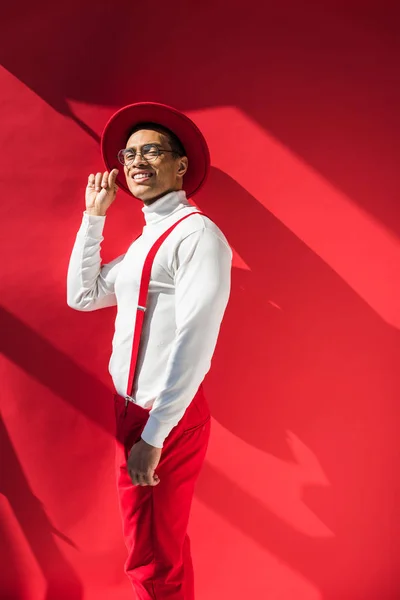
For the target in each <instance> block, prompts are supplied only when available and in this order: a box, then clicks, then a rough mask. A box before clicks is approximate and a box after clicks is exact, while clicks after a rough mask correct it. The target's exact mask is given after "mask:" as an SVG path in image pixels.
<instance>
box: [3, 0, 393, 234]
mask: <svg viewBox="0 0 400 600" xmlns="http://www.w3.org/2000/svg"><path fill="white" fill-rule="evenodd" d="M367 4H368V3H367ZM369 4H371V3H369ZM384 4H385V6H384V7H383V6H382V5H381V4H379V5H378V4H376V6H375V7H371V6H370V5H369V6H367V5H366V3H364V4H363V5H362V6H361V5H360V3H359V2H357V1H354V0H349V2H347V3H345V4H344V3H343V5H342V6H340V7H339V6H338V2H337V1H335V0H322V1H320V2H316V0H311V1H309V2H308V3H307V8H305V7H304V5H303V4H301V3H298V2H296V1H295V0H284V1H283V2H280V3H267V4H266V3H265V2H263V1H262V0H255V1H254V2H253V3H252V8H251V10H249V11H243V6H242V4H240V3H239V2H237V0H232V2H231V4H230V10H229V11H227V10H226V3H224V2H221V1H218V0H216V1H214V2H212V3H210V2H205V3H203V4H202V7H201V10H193V9H192V7H191V5H190V4H187V5H185V4H182V3H178V2H176V1H172V5H171V3H169V4H164V5H163V4H162V3H158V5H157V13H156V15H155V18H154V19H152V23H151V30H150V29H149V28H148V27H145V26H143V27H137V26H136V24H137V23H138V22H141V23H147V17H148V15H147V7H146V6H145V5H143V6H140V5H137V4H133V3H131V2H129V0H120V2H119V3H118V8H117V10H116V9H115V7H114V6H113V5H112V4H110V3H109V2H105V1H100V2H97V3H96V5H95V9H94V4H93V3H91V2H88V3H82V2H79V1H78V0H71V1H70V2H69V3H68V5H67V4H64V5H63V7H62V10H60V8H59V6H58V5H56V4H51V3H48V2H47V0H39V2H36V3H35V4H34V5H33V4H32V3H30V2H28V1H25V2H24V1H23V0H22V1H21V2H19V3H18V4H17V5H13V4H10V3H9V4H8V5H7V6H5V7H3V10H2V23H3V30H2V44H1V47H0V62H1V64H2V65H3V66H4V68H5V69H7V70H8V71H9V72H10V73H12V74H14V75H15V77H16V78H17V79H18V80H19V81H21V82H23V83H24V84H25V85H26V86H28V87H29V88H30V89H31V90H33V91H34V92H35V93H36V94H37V95H38V96H39V97H40V98H42V99H43V100H44V101H45V102H47V103H48V104H49V105H50V106H52V107H53V108H54V109H55V110H57V111H58V112H59V113H60V114H62V115H65V116H66V117H68V118H72V119H73V120H75V121H76V122H77V123H78V125H79V126H80V127H82V128H83V129H85V131H86V132H87V133H88V134H89V135H91V137H93V138H94V139H98V136H97V134H96V133H95V132H94V131H92V130H91V129H90V128H87V126H85V125H84V123H83V121H82V120H80V119H79V117H78V116H75V115H74V111H73V110H72V109H71V108H70V103H71V102H74V101H76V102H78V103H83V104H93V105H102V106H118V107H119V106H122V105H124V104H128V103H131V102H134V101H137V100H143V99H152V100H160V101H163V102H166V103H170V104H173V105H175V106H177V107H179V108H184V109H185V110H198V109H203V108H207V107H215V106H226V105H234V106H238V107H240V109H241V110H243V111H244V112H245V113H246V114H247V115H249V116H250V117H251V118H253V119H255V120H256V121H257V122H258V123H259V124H260V125H261V126H262V127H263V128H264V129H265V130H267V131H268V132H269V133H270V134H271V135H273V136H275V137H276V138H277V139H279V140H280V141H281V142H282V143H283V144H284V145H285V146H287V147H288V148H290V149H291V151H292V152H293V153H296V154H297V155H298V156H301V157H302V158H303V159H304V160H305V162H307V164H309V165H311V166H312V168H313V169H315V170H317V171H318V172H320V173H321V174H322V176H323V177H324V179H326V180H327V181H330V182H331V183H332V185H334V186H335V187H336V188H337V189H340V190H342V191H344V193H345V194H346V196H347V197H349V198H352V200H353V201H354V202H358V203H359V204H360V205H361V206H363V208H365V209H366V210H367V211H369V212H370V213H371V214H373V215H374V216H375V217H376V218H378V219H379V220H380V221H381V222H382V223H384V224H385V226H386V227H387V228H389V229H391V230H394V231H395V232H398V231H399V213H398V210H397V166H398V165H397V160H396V157H397V154H398V153H397V137H396V134H395V124H396V123H397V107H398V101H399V99H398V86H397V80H396V78H395V77H394V76H393V73H396V72H397V70H398V61H399V38H398V36H397V37H396V36H394V35H393V25H392V24H393V23H394V22H395V21H396V22H397V19H396V18H395V16H396V15H395V10H396V4H395V3H392V5H388V3H384ZM171 6H174V8H175V10H173V9H172V10H171ZM355 14H356V15H357V18H355ZM87 23H91V27H92V30H93V31H101V29H102V27H103V26H104V23H107V38H108V39H109V40H112V43H106V44H96V43H93V42H92V39H91V36H90V34H89V33H88V31H87ZM221 31H223V32H224V34H223V35H221ZM204 32H207V34H206V35H207V43H204ZM152 36H153V37H154V38H155V39H162V40H163V42H162V61H163V62H162V64H163V65H168V68H160V58H161V54H160V50H159V47H158V45H157V44H154V45H151V44H149V42H148V40H149V38H151V37H152ZM21 39H23V40H24V44H21ZM132 43H134V44H135V45H137V47H141V48H146V50H145V51H143V52H142V56H141V60H140V61H139V64H135V65H134V69H135V76H132V74H131V71H130V69H129V68H127V66H126V65H127V63H129V60H128V59H127V58H125V57H128V56H130V55H129V52H130V48H131V44H132ZM27 48H29V52H27V50H26V49H27ZM183 49H184V51H183ZM183 73H184V76H183V75H182V74H183ZM138 81H140V84H139V85H138ZM238 82H240V83H238ZM143 90H145V93H146V98H143ZM377 198H379V202H377Z"/></svg>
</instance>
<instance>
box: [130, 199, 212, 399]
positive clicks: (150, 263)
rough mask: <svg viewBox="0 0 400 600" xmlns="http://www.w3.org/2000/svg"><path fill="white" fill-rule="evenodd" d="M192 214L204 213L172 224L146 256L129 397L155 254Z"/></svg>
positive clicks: (134, 337)
mask: <svg viewBox="0 0 400 600" xmlns="http://www.w3.org/2000/svg"><path fill="white" fill-rule="evenodd" d="M192 215H204V213H202V212H198V211H196V212H191V213H190V214H189V215H186V216H185V217H182V219H179V221H177V222H176V223H174V224H173V225H171V227H170V228H169V229H167V230H166V231H165V232H164V233H163V234H162V235H161V236H160V237H159V238H158V240H157V241H156V242H155V243H154V244H153V246H152V247H151V248H150V251H149V253H148V255H147V257H146V260H145V261H144V265H143V271H142V278H141V281H140V289H139V299H138V307H137V309H136V323H135V332H134V334H133V343H132V356H131V365H130V368H129V377H128V385H127V388H126V396H127V397H129V398H132V393H133V390H132V388H133V382H134V378H135V371H136V364H137V359H138V354H139V345H140V338H141V335H142V329H143V322H144V314H145V312H146V302H147V294H148V291H149V285H150V275H151V269H152V266H153V262H154V259H155V256H156V254H157V252H158V249H159V248H160V246H161V244H162V243H163V242H164V240H165V239H166V238H167V237H168V236H169V234H170V233H171V232H172V231H173V230H174V229H175V227H176V226H177V225H179V223H180V222H181V221H184V220H185V219H187V218H188V217H191V216H192ZM204 216H206V215H204Z"/></svg>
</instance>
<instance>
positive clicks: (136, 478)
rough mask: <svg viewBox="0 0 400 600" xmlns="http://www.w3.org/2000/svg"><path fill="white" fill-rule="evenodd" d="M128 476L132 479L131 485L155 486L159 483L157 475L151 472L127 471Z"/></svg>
mask: <svg viewBox="0 0 400 600" xmlns="http://www.w3.org/2000/svg"><path fill="white" fill-rule="evenodd" d="M129 475H130V478H131V480H132V483H133V485H140V486H143V487H145V486H148V485H150V486H155V485H158V484H159V483H160V478H159V477H158V475H156V474H155V473H154V474H151V473H139V472H137V471H132V470H131V471H129Z"/></svg>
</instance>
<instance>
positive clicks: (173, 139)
mask: <svg viewBox="0 0 400 600" xmlns="http://www.w3.org/2000/svg"><path fill="white" fill-rule="evenodd" d="M140 129H151V130H152V131H158V133H163V134H164V135H165V136H166V137H167V138H168V141H169V144H170V146H171V150H172V151H173V153H174V155H175V157H178V156H186V150H185V148H184V146H183V144H182V142H181V140H180V139H179V138H178V136H177V135H175V133H174V132H173V131H171V130H170V129H168V128H167V127H164V125H159V124H158V123H152V122H150V121H146V122H142V123H137V124H136V125H135V126H134V127H132V129H131V130H130V131H129V133H128V137H127V138H126V139H127V141H128V140H129V138H130V137H131V135H132V134H134V133H136V132H137V131H139V130H140Z"/></svg>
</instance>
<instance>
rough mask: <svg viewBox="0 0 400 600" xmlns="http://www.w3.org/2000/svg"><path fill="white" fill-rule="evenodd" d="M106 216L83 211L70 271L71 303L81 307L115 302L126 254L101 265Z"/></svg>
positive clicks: (68, 279)
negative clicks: (116, 283) (118, 279)
mask: <svg viewBox="0 0 400 600" xmlns="http://www.w3.org/2000/svg"><path fill="white" fill-rule="evenodd" d="M105 220H106V217H105V216H104V217H102V216H94V215H88V214H87V213H86V211H85V212H84V213H83V218H82V223H81V226H80V228H79V231H78V233H77V235H76V239H75V244H74V247H73V249H72V253H71V257H70V261H69V265H68V274H67V304H68V306H70V307H71V308H74V309H75V310H79V311H92V310H97V309H99V308H106V307H107V306H114V305H115V304H116V303H117V301H116V298H115V294H114V284H115V280H116V277H117V274H118V270H119V267H120V264H121V261H122V259H123V258H124V256H125V255H124V254H123V255H121V256H119V257H118V258H116V259H115V260H113V261H112V262H109V263H107V264H105V265H101V256H100V250H101V242H102V241H103V240H104V237H103V229H104V225H105Z"/></svg>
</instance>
